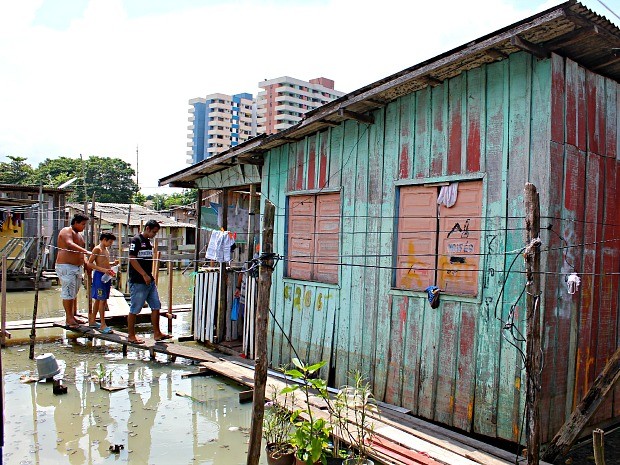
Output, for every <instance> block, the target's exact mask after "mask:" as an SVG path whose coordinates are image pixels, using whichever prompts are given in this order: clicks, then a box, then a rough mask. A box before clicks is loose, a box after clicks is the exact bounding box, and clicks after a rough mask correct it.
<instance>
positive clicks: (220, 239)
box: [205, 229, 236, 263]
mask: <svg viewBox="0 0 620 465" xmlns="http://www.w3.org/2000/svg"><path fill="white" fill-rule="evenodd" d="M235 236H236V234H234V233H231V232H230V231H217V230H215V229H214V230H213V231H212V232H211V239H209V246H208V247H207V253H206V255H205V258H206V259H207V260H215V261H216V262H218V263H226V262H229V261H230V259H231V252H232V247H233V246H234V245H235Z"/></svg>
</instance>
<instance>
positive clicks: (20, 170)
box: [0, 155, 35, 185]
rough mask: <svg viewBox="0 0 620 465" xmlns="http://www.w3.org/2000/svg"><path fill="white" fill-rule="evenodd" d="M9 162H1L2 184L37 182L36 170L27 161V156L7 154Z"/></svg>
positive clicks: (0, 177)
mask: <svg viewBox="0 0 620 465" xmlns="http://www.w3.org/2000/svg"><path fill="white" fill-rule="evenodd" d="M7 158H8V159H9V160H10V161H9V162H1V163H0V184H22V185H23V184H35V182H33V179H32V175H33V172H34V170H33V169H32V166H30V165H29V164H28V163H26V158H24V157H15V156H12V155H9V156H7Z"/></svg>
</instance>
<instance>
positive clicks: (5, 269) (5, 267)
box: [0, 254, 8, 347]
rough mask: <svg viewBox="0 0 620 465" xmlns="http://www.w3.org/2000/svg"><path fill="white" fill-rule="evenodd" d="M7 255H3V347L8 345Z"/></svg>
mask: <svg viewBox="0 0 620 465" xmlns="http://www.w3.org/2000/svg"><path fill="white" fill-rule="evenodd" d="M6 262H7V260H6V254H3V255H2V310H1V312H2V328H1V329H0V331H2V347H4V346H5V345H6V280H7V273H8V272H7V268H8V267H7V264H6Z"/></svg>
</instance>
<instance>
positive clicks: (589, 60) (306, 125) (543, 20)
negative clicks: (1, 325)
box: [159, 0, 620, 187]
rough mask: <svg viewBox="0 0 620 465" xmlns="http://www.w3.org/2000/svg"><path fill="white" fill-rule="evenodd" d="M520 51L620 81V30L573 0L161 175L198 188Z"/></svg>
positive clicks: (178, 184)
mask: <svg viewBox="0 0 620 465" xmlns="http://www.w3.org/2000/svg"><path fill="white" fill-rule="evenodd" d="M521 50H527V51H528V52H530V53H532V54H534V55H536V56H538V57H540V58H544V57H548V56H550V54H551V53H552V52H553V53H556V54H558V55H560V56H563V57H567V58H570V59H571V60H573V61H575V62H577V63H579V64H580V65H582V66H584V67H585V68H587V69H590V70H592V71H594V72H596V73H598V74H601V75H603V76H606V77H609V78H611V79H614V80H615V81H620V29H618V27H616V26H615V25H614V24H613V23H612V22H610V21H609V20H608V19H607V18H605V17H604V16H600V15H598V14H596V13H594V12H593V11H591V10H590V9H588V8H587V7H585V6H584V5H582V4H581V3H578V2H576V1H573V0H571V1H568V2H565V3H562V4H560V5H557V6H555V7H553V8H550V9H548V10H545V11H543V12H541V13H538V14H536V15H534V16H530V17H529V18H526V19H524V20H522V21H519V22H517V23H514V24H512V25H510V26H507V27H505V28H503V29H500V30H498V31H495V32H493V33H491V34H488V35H486V36H483V37H481V38H479V39H476V40H474V41H471V42H468V43H466V44H464V45H462V46H460V47H457V48H455V49H453V50H450V51H447V52H445V53H443V54H441V55H438V56H436V57H434V58H431V59H429V60H426V61H424V62H422V63H419V64H417V65H415V66H412V67H410V68H407V69H404V70H402V71H400V72H398V73H395V74H392V75H391V76H387V77H385V78H383V79H381V80H379V81H376V82H374V83H372V84H369V85H367V86H365V87H362V88H361V89H358V90H356V91H353V92H351V93H349V94H346V95H344V96H342V97H340V98H339V99H336V100H333V101H332V102H330V103H327V104H325V105H323V106H321V107H319V108H317V109H315V110H312V111H310V112H308V113H306V114H305V115H304V119H303V120H302V121H300V122H299V123H297V124H296V125H295V126H292V127H290V128H288V129H286V130H284V131H281V132H279V133H277V134H272V135H269V136H266V135H262V136H259V137H256V138H254V139H250V140H249V141H246V142H244V143H242V144H240V145H237V146H236V147H234V148H231V149H229V150H227V151H226V152H222V153H221V154H219V155H217V156H215V157H212V158H208V159H206V160H204V161H202V162H200V163H196V164H194V165H192V166H190V167H188V168H185V169H183V170H180V171H177V172H176V173H173V174H171V175H169V176H166V177H164V178H161V179H160V180H159V185H166V184H170V185H171V186H175V187H195V184H194V182H195V181H196V179H199V178H201V177H203V176H206V175H208V174H211V173H215V172H217V171H221V170H223V169H226V168H228V167H230V166H233V165H236V164H239V163H248V164H261V163H262V154H263V153H264V152H266V151H267V150H269V149H272V148H274V147H278V146H280V145H284V144H288V143H290V142H293V141H297V140H300V139H302V138H303V137H305V136H307V135H309V134H312V133H315V132H316V131H320V130H322V129H325V128H327V127H329V126H333V125H335V124H340V123H341V122H342V121H344V120H347V119H352V118H353V119H364V118H369V116H368V113H369V112H371V111H373V110H375V109H377V108H380V107H382V106H384V105H386V104H387V103H389V102H391V101H392V100H395V99H397V98H398V97H401V96H403V95H406V94H409V93H412V92H415V91H417V90H419V89H422V88H424V87H427V86H436V85H439V84H441V83H442V82H443V81H445V80H446V79H450V78H452V77H455V76H457V75H459V74H460V73H462V72H463V71H467V70H470V69H473V68H477V67H479V66H482V65H484V64H487V63H492V62H495V61H499V60H503V59H505V58H507V57H508V56H509V55H510V54H511V53H515V52H518V51H521Z"/></svg>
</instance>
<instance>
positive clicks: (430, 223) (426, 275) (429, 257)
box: [396, 186, 437, 291]
mask: <svg viewBox="0 0 620 465" xmlns="http://www.w3.org/2000/svg"><path fill="white" fill-rule="evenodd" d="M436 245H437V188H435V187H424V186H407V187H401V188H400V201H399V210H398V238H397V251H396V267H397V270H396V287H398V288H402V289H411V290H414V291H423V290H424V289H426V288H427V287H428V286H431V285H433V284H435V254H436Z"/></svg>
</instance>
